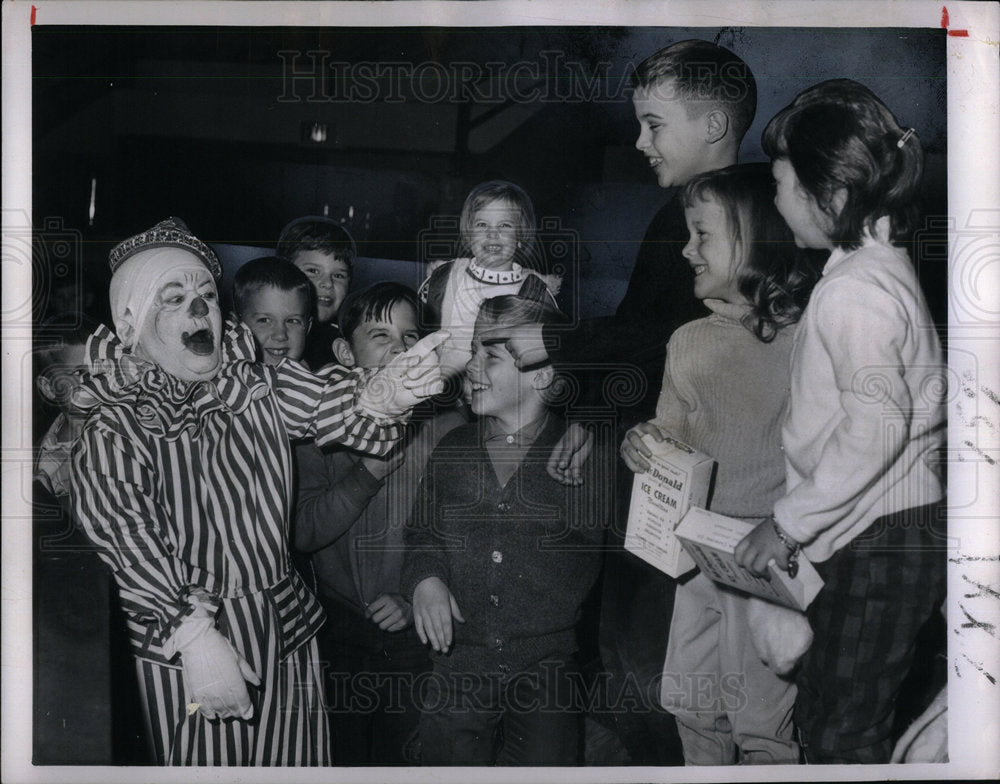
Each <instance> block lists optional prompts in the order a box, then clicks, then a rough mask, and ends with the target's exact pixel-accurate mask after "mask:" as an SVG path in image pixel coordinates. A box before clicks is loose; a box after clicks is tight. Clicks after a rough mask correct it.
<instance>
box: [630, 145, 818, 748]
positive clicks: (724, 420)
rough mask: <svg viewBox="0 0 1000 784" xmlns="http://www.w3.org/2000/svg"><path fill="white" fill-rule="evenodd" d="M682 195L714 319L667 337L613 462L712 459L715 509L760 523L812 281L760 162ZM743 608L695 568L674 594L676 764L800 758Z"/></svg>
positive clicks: (698, 180)
mask: <svg viewBox="0 0 1000 784" xmlns="http://www.w3.org/2000/svg"><path fill="white" fill-rule="evenodd" d="M683 198H684V207H685V211H684V214H685V220H686V221H687V225H688V231H689V233H690V239H689V240H688V243H687V245H686V246H685V247H684V251H683V253H684V256H685V257H686V258H687V259H688V262H689V263H690V264H691V266H692V267H693V268H694V273H695V279H694V293H695V296H696V297H698V298H699V299H702V300H704V301H705V304H706V305H708V306H709V308H710V309H711V310H712V311H713V313H712V315H710V316H708V317H707V318H703V319H699V320H697V321H693V322H690V323H688V324H686V325H684V326H682V327H680V328H679V329H678V330H677V331H676V332H675V333H674V335H673V337H672V338H671V339H670V344H669V346H668V349H667V365H666V369H665V372H664V377H663V387H662V390H661V392H660V397H659V400H658V402H657V410H656V417H655V418H654V419H653V420H652V421H650V422H645V423H642V424H639V425H637V426H636V427H634V428H633V429H632V430H630V431H629V433H628V434H627V435H626V437H625V440H624V442H623V444H622V457H623V458H624V459H625V462H626V464H627V465H628V466H629V468H631V469H632V470H633V471H635V472H637V473H638V472H644V471H646V470H647V469H648V468H649V463H648V462H647V458H648V457H649V456H650V450H649V448H648V447H647V445H646V444H645V443H644V442H643V436H644V435H647V434H649V435H652V437H653V438H654V439H656V440H657V441H661V440H663V438H664V436H667V435H669V436H671V437H673V438H675V439H678V440H680V441H683V442H685V443H688V444H690V445H691V446H693V447H694V448H696V449H698V450H700V451H702V452H705V453H706V454H708V455H710V456H711V457H713V458H715V460H716V461H717V463H718V469H717V475H716V481H715V489H714V492H713V495H712V499H711V508H712V509H713V511H716V512H719V513H721V514H725V515H730V516H733V517H739V518H743V519H749V520H754V521H757V520H760V519H762V518H767V517H768V516H769V515H770V514H771V511H772V509H773V505H774V502H775V501H776V500H777V499H778V498H780V497H781V494H782V492H783V489H784V483H785V467H784V460H783V456H782V453H781V423H782V420H783V418H784V414H785V407H786V404H787V401H788V358H789V354H790V352H791V348H792V337H793V333H794V331H795V330H794V324H795V322H796V321H797V320H798V318H799V315H800V314H801V312H802V308H803V307H804V305H805V301H806V299H807V297H808V293H809V290H810V289H811V286H812V284H813V282H814V275H812V274H811V272H810V270H809V268H808V267H807V266H806V264H805V263H804V262H803V261H802V259H801V258H800V256H799V254H797V253H796V251H795V247H794V244H793V242H792V237H791V234H790V233H789V231H788V229H787V227H786V226H784V224H783V223H782V220H781V216H780V215H779V214H778V213H777V211H776V210H775V207H774V189H773V183H772V180H771V177H770V176H769V172H768V170H767V167H766V166H763V165H743V166H731V167H729V168H726V169H722V170H719V171H715V172H710V173H707V174H703V175H699V176H697V177H695V178H694V179H692V180H691V181H690V182H689V183H688V184H687V186H686V188H685V190H684V194H683ZM748 608H749V597H748V596H747V595H746V594H742V593H739V592H737V591H733V590H729V589H726V588H723V587H720V586H718V585H716V584H715V583H713V582H712V581H711V580H710V579H709V578H708V577H706V576H705V575H703V574H700V573H699V574H697V575H695V576H694V577H693V578H691V579H688V580H687V581H685V582H682V583H681V584H680V585H679V586H678V588H677V594H676V599H675V604H674V612H673V618H672V620H671V625H670V635H669V642H668V645H667V652H666V662H665V665H664V680H663V684H662V688H661V701H662V702H663V705H664V707H665V708H666V709H667V710H669V711H670V712H671V713H673V714H674V716H675V717H676V719H677V724H678V730H679V731H680V735H681V741H682V743H683V746H684V758H685V762H686V763H687V764H696V765H726V764H732V763H735V762H737V761H740V762H743V763H765V764H776V763H796V762H798V758H799V750H798V746H797V744H796V743H795V741H794V740H793V737H792V706H793V704H794V701H795V686H794V684H793V682H792V681H791V680H789V679H787V678H785V677H782V676H781V675H779V674H778V673H777V672H775V671H774V670H773V669H771V668H770V667H769V666H768V665H766V664H765V663H764V662H763V661H762V658H763V656H764V653H765V652H764V651H758V650H757V649H756V648H755V645H754V642H753V641H752V640H751V631H750V624H749V623H748ZM764 612H765V613H769V612H773V613H787V612H791V611H786V610H784V609H783V608H777V607H774V609H773V611H772V610H771V609H770V606H769V605H764Z"/></svg>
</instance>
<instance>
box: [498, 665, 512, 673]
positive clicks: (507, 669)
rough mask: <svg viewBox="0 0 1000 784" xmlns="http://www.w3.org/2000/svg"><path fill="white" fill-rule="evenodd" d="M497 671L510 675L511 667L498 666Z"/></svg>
mask: <svg viewBox="0 0 1000 784" xmlns="http://www.w3.org/2000/svg"><path fill="white" fill-rule="evenodd" d="M497 669H498V670H500V672H502V673H503V674H504V675H510V665H509V664H498V665H497Z"/></svg>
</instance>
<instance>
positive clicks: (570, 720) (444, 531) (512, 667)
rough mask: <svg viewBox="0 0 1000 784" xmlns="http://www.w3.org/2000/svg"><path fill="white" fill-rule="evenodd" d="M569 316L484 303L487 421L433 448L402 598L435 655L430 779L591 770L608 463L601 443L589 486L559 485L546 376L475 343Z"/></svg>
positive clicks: (480, 378) (424, 735)
mask: <svg viewBox="0 0 1000 784" xmlns="http://www.w3.org/2000/svg"><path fill="white" fill-rule="evenodd" d="M560 318H561V314H560V313H559V311H558V310H557V309H556V308H555V307H554V306H552V305H551V304H549V303H547V302H544V301H538V300H536V299H532V298H527V297H525V296H522V295H521V294H518V295H508V296H502V297H495V298H493V299H490V300H486V301H485V302H484V303H483V305H482V307H481V309H480V312H479V317H478V319H477V321H476V326H475V333H474V335H475V336H474V338H473V352H474V353H473V357H472V360H471V361H470V362H469V364H468V368H467V373H468V377H469V382H470V388H471V407H472V410H473V412H474V413H476V414H478V415H479V420H478V421H476V422H474V423H471V424H469V425H465V426H462V427H459V428H457V429H455V430H453V431H452V432H451V433H449V434H448V435H447V436H446V437H445V438H444V439H442V441H441V443H440V444H439V445H438V447H437V448H436V449H435V450H434V452H433V453H432V455H431V458H430V461H429V463H428V466H427V471H426V472H425V475H424V479H423V480H422V484H421V488H420V491H419V493H418V499H417V504H416V506H415V508H414V514H413V517H412V518H411V520H410V523H409V525H408V526H407V530H406V539H405V541H406V558H405V563H404V568H403V580H402V586H403V593H404V595H405V596H412V603H413V614H414V625H415V627H416V631H417V634H418V635H420V638H421V640H423V641H424V642H429V643H430V645H431V647H432V648H433V649H434V654H433V655H432V658H433V661H434V676H433V677H432V678H431V679H430V680H429V681H428V685H427V688H426V689H425V690H424V694H423V696H424V704H423V711H424V712H423V714H422V716H421V720H420V735H421V745H422V761H423V763H424V764H425V765H489V764H510V765H572V764H577V763H579V762H580V761H581V755H580V751H581V745H582V744H581V739H582V733H581V729H582V722H581V712H580V709H579V705H578V702H577V700H576V699H575V694H574V692H575V677H574V676H575V673H576V663H575V660H574V654H575V652H576V649H577V641H576V629H575V627H576V624H577V622H578V621H579V618H580V608H581V605H582V603H583V600H584V598H585V596H586V595H587V592H588V591H589V590H590V588H591V587H592V586H593V584H594V581H595V580H596V578H597V574H598V571H599V569H600V564H601V548H602V547H603V539H604V523H605V521H606V520H607V515H608V512H609V506H610V500H611V499H610V493H609V492H608V485H607V481H606V480H607V477H608V476H609V473H608V472H609V469H610V465H611V456H610V453H609V451H608V450H607V449H604V448H603V440H602V439H598V445H597V448H596V449H595V452H594V454H593V455H592V456H591V459H590V460H589V461H588V463H587V466H586V470H587V471H588V473H589V474H590V476H589V477H588V479H589V481H587V482H585V483H584V484H583V485H582V486H578V487H567V486H564V485H561V484H560V483H559V482H557V481H555V480H554V479H552V478H551V477H550V476H549V475H548V474H547V473H546V471H545V461H546V460H547V459H548V455H549V452H551V449H552V446H553V445H554V444H555V443H556V442H557V441H558V440H559V438H560V436H562V434H563V433H564V432H565V429H566V423H565V421H564V420H563V419H562V418H561V417H560V416H559V414H558V413H557V412H556V411H555V410H554V409H553V407H552V403H553V402H554V397H555V396H556V395H558V391H557V390H558V384H557V383H556V376H555V372H554V370H553V368H552V366H551V365H548V364H546V365H542V366H538V367H534V368H530V369H526V370H519V369H518V368H517V367H516V365H515V363H514V358H513V356H511V354H510V352H509V351H508V350H507V349H506V348H505V347H504V345H503V342H502V341H501V342H497V343H489V342H487V343H485V344H484V342H483V341H482V340H481V339H480V337H479V333H480V332H481V330H483V329H486V328H489V327H491V326H496V325H497V324H514V325H516V324H526V323H550V322H553V321H556V320H558V319H560ZM454 621H457V622H458V625H456V624H455V623H454Z"/></svg>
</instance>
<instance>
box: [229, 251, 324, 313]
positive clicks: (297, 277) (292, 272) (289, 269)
mask: <svg viewBox="0 0 1000 784" xmlns="http://www.w3.org/2000/svg"><path fill="white" fill-rule="evenodd" d="M265 288H275V289H278V290H280V291H288V292H292V293H295V294H301V295H302V296H303V297H305V301H306V307H307V309H308V315H309V316H310V318H311V317H313V316H314V315H315V313H316V289H314V288H313V285H312V283H310V282H309V278H307V277H306V274H305V273H304V272H303V271H302V270H300V269H299V268H298V267H296V266H295V265H294V264H292V262H290V261H288V260H287V259H281V258H278V257H277V256H261V257H260V258H257V259H253V260H251V261H248V262H247V263H246V264H244V265H243V266H242V267H240V268H239V269H238V270H237V271H236V276H235V277H234V278H233V310H235V311H236V317H237V318H238V319H242V318H243V314H244V313H245V312H246V308H247V304H248V303H249V300H250V298H251V297H252V296H253V295H254V294H256V293H257V292H258V291H260V290H261V289H265Z"/></svg>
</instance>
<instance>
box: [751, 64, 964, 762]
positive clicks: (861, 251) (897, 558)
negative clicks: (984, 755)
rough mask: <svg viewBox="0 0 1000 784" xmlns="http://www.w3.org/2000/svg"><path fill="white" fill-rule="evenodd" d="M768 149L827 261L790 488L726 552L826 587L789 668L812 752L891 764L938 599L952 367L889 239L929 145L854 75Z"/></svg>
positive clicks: (799, 361)
mask: <svg viewBox="0 0 1000 784" xmlns="http://www.w3.org/2000/svg"><path fill="white" fill-rule="evenodd" d="M764 148H765V150H766V151H767V153H768V155H770V156H771V159H772V171H773V173H774V177H775V180H776V181H777V198H776V199H775V204H776V205H777V207H778V211H779V212H780V213H781V215H782V217H783V218H784V219H785V221H786V222H787V223H788V225H789V227H790V228H791V230H792V233H793V234H794V236H795V242H796V244H797V245H799V246H800V247H809V248H822V249H827V250H829V251H830V256H829V259H828V260H827V262H826V264H825V266H824V268H823V277H822V279H821V280H820V282H819V283H818V284H817V285H816V288H815V289H814V291H813V294H812V297H811V299H810V301H809V304H808V305H807V307H806V309H805V311H804V313H803V315H802V320H801V321H800V322H799V328H798V332H797V334H796V336H795V344H794V346H793V348H792V356H791V372H792V381H791V403H790V408H789V413H788V417H787V419H786V420H785V424H784V427H783V430H782V445H783V447H784V450H785V462H786V490H785V495H784V497H783V498H781V499H780V500H779V501H778V502H777V503H776V504H775V507H774V515H773V518H772V519H771V520H767V521H765V522H764V523H762V524H761V525H759V526H758V527H757V528H756V529H755V530H754V531H753V532H752V533H751V534H749V535H748V536H747V538H746V539H745V540H744V541H743V542H742V543H741V544H740V546H739V547H738V549H737V552H736V555H737V558H738V559H739V560H740V562H741V563H742V564H743V565H744V566H746V567H747V568H749V569H751V570H752V571H754V572H756V573H757V574H761V575H763V574H764V573H765V571H766V567H767V564H768V562H769V561H771V560H772V559H773V560H774V561H775V562H776V563H777V565H778V566H779V567H780V568H788V567H789V565H794V563H795V559H796V558H797V557H798V554H799V552H800V551H801V552H802V553H804V554H805V555H806V556H807V557H808V558H809V560H810V561H812V562H813V563H814V564H816V568H817V570H818V571H819V573H820V575H821V576H822V577H823V579H824V581H825V585H824V587H823V590H822V591H821V592H820V594H819V595H818V596H817V597H816V599H815V600H814V601H813V603H812V604H811V605H810V607H809V611H808V615H809V621H810V623H811V625H812V628H813V633H814V635H815V636H814V641H813V645H812V648H811V649H810V651H809V652H808V653H807V654H806V656H805V658H804V659H803V661H802V665H801V668H800V670H799V673H798V676H797V678H796V684H797V686H798V697H797V698H796V704H795V714H794V716H795V722H796V725H797V726H798V729H799V740H800V742H801V744H802V746H803V749H804V753H805V757H806V760H807V761H809V762H831V763H833V762H837V763H844V762H863V763H884V762H888V761H889V757H890V752H891V744H892V737H891V734H892V723H893V717H894V712H895V703H896V697H897V694H898V691H899V688H900V684H901V683H902V681H903V679H904V678H905V677H906V675H907V672H908V670H909V667H910V664H911V662H912V660H913V652H914V641H915V638H916V636H917V633H918V631H919V630H920V627H921V626H922V625H923V623H924V622H925V621H926V620H927V618H928V617H929V616H930V614H931V612H932V611H933V609H934V607H935V605H936V604H937V603H938V602H940V600H941V599H942V597H943V592H944V575H945V563H944V561H945V558H944V552H943V549H944V538H943V533H942V532H941V530H935V526H936V525H940V527H941V528H942V529H943V525H941V518H942V504H941V501H942V498H943V495H944V488H943V483H942V479H941V477H940V475H939V472H938V470H936V469H937V466H936V462H937V460H938V455H939V450H940V449H941V447H942V444H943V440H944V427H945V415H944V409H943V398H944V393H945V390H946V384H945V382H944V377H943V371H944V368H943V363H942V355H941V346H940V342H939V340H938V336H937V333H936V332H935V330H934V325H933V323H932V321H931V317H930V313H929V311H928V308H927V303H926V302H925V300H924V295H923V293H922V292H921V290H920V286H919V284H918V281H917V276H916V274H915V272H914V270H913V266H912V264H911V262H910V259H909V257H908V256H907V253H906V251H905V250H904V249H902V248H900V247H898V246H897V243H899V242H900V241H901V240H902V239H903V238H904V237H906V236H907V234H908V232H909V231H910V230H911V229H912V227H913V221H914V214H913V213H914V205H915V203H916V196H917V190H918V188H919V186H920V176H921V172H922V167H923V152H922V150H921V146H920V142H919V140H918V139H917V137H916V134H915V132H914V130H913V129H909V130H907V129H904V128H901V127H900V126H899V124H898V123H897V122H896V119H895V117H894V116H893V115H892V113H891V112H890V111H889V109H888V108H886V106H885V105H884V104H883V103H882V102H881V101H880V100H879V99H878V97H877V96H875V95H874V94H873V93H872V92H871V91H870V90H868V89H867V88H866V87H864V86H863V85H861V84H858V83H857V82H854V81H850V80H846V79H841V80H832V81H827V82H823V83H821V84H818V85H816V86H814V87H811V88H809V89H808V90H805V91H804V92H803V93H801V94H800V95H799V96H798V97H796V99H795V100H794V101H793V102H792V104H791V105H790V106H788V107H786V108H785V109H783V110H782V111H781V112H779V113H778V115H777V116H776V117H775V118H774V119H772V120H771V122H770V124H769V125H768V127H767V129H766V130H765V132H764Z"/></svg>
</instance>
